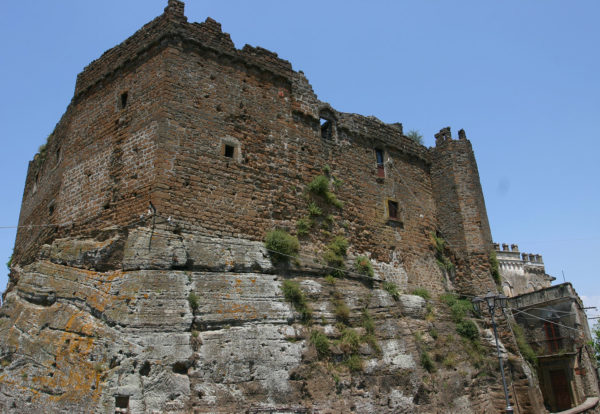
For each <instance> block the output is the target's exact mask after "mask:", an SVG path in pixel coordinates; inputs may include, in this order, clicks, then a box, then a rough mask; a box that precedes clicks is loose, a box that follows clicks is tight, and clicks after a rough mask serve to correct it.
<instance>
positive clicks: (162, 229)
mask: <svg viewBox="0 0 600 414" xmlns="http://www.w3.org/2000/svg"><path fill="white" fill-rule="evenodd" d="M378 157H379V158H378ZM380 161H381V162H380ZM320 175H322V176H325V177H326V180H327V182H328V184H329V186H330V189H331V191H332V193H333V194H334V195H335V202H333V201H332V198H331V195H329V196H328V197H329V198H327V197H323V195H322V194H321V196H318V197H313V196H312V195H311V193H310V191H309V190H308V187H309V183H311V181H312V180H313V179H315V177H317V176H320ZM311 197H313V198H311ZM311 200H312V201H313V202H314V203H317V204H318V206H317V207H319V209H320V210H321V211H322V214H316V213H315V210H314V208H313V210H312V213H311V212H310V211H309V207H308V205H309V202H310V201H311ZM315 206H316V204H315ZM311 214H312V215H311ZM308 218H310V220H308ZM301 219H307V222H311V225H312V226H311V228H310V231H309V232H308V234H306V235H304V236H303V235H302V234H300V232H299V231H298V230H297V226H298V224H299V222H300V220H301ZM19 226H20V227H19V231H18V234H17V240H16V243H15V250H14V256H13V260H12V269H11V274H10V282H9V286H8V288H7V291H6V293H5V296H4V299H5V300H4V304H3V306H2V308H1V311H0V312H1V316H2V317H1V318H0V363H1V364H0V407H2V410H3V411H11V410H12V411H15V412H44V411H51V412H71V411H73V412H82V411H83V412H107V413H108V412H111V413H112V412H132V413H134V412H135V413H137V412H207V413H208V412H210V413H214V412H224V413H225V412H249V413H254V412H289V413H303V412H315V413H316V412H322V413H324V412H357V413H369V412H370V413H386V412H388V413H397V412H410V413H413V412H423V413H425V412H440V410H442V411H444V410H446V411H447V412H461V413H484V412H485V413H492V412H499V411H500V410H502V407H503V403H504V396H503V394H502V390H501V387H500V386H499V378H500V377H499V375H500V373H499V372H498V368H497V360H496V359H495V346H494V344H493V343H491V342H490V341H486V340H482V341H481V343H479V342H477V345H476V344H475V343H471V342H469V341H467V340H466V339H465V338H462V337H460V336H459V335H458V334H457V331H456V321H455V320H454V319H453V316H452V315H451V311H450V309H449V308H448V306H447V305H446V304H445V303H444V302H443V300H441V299H440V297H441V295H442V294H444V293H448V292H454V293H457V294H467V295H469V294H481V293H485V292H487V291H488V290H493V289H495V285H494V281H493V279H492V276H491V273H490V252H491V251H492V249H493V247H492V238H491V232H490V228H489V224H488V219H487V213H486V209H485V202H484V199H483V194H482V191H481V185H480V182H479V174H478V170H477V165H476V162H475V157H474V154H473V151H472V147H471V144H470V142H469V141H468V140H467V138H466V134H465V132H464V131H463V130H461V131H459V134H458V139H453V138H452V136H451V131H450V129H449V128H444V129H442V130H441V131H440V133H439V134H438V135H437V136H436V146H435V147H433V148H425V147H424V146H422V145H420V144H418V143H416V142H415V141H413V140H411V139H409V138H408V137H406V136H405V135H404V134H403V130H402V125H401V124H385V123H383V122H381V121H379V120H378V119H376V118H374V117H365V116H361V115H357V114H348V113H341V112H338V111H336V110H335V109H334V108H332V107H331V106H330V105H329V104H327V103H325V102H321V101H319V100H318V98H317V96H316V95H315V93H314V92H313V90H312V87H311V86H310V84H309V82H308V80H307V79H306V78H305V76H304V75H303V74H302V73H301V72H296V71H294V70H293V69H292V66H291V64H290V63H289V62H287V61H285V60H282V59H280V58H279V57H278V56H277V55H276V54H275V53H273V52H270V51H267V50H265V49H262V48H260V47H252V46H248V45H246V46H244V47H243V48H242V49H236V48H235V46H234V44H233V42H232V41H231V39H230V37H229V35H228V34H227V33H224V32H223V31H222V30H221V25H220V24H219V23H217V22H216V21H214V20H212V19H210V18H208V19H207V20H206V21H205V22H203V23H189V22H188V21H187V18H186V17H185V15H184V5H183V2H181V1H178V0H169V2H168V6H167V7H166V9H165V11H164V13H163V14H162V15H161V16H159V17H157V18H156V19H154V20H153V21H151V22H149V23H148V24H146V25H145V26H144V27H142V28H141V29H140V30H139V31H138V32H136V33H135V34H134V35H133V36H131V37H130V38H129V39H127V40H125V41H124V42H123V43H121V44H120V45H118V46H116V47H114V48H112V49H110V50H109V51H107V52H105V53H104V54H103V55H102V56H101V57H100V58H99V59H97V60H95V61H94V62H92V63H90V65H89V66H88V67H86V68H85V69H84V71H83V72H82V73H81V74H79V76H78V78H77V83H76V86H75V94H74V97H73V99H72V101H71V103H70V105H69V106H68V108H67V110H66V112H65V114H64V115H63V117H62V118H61V120H60V122H59V123H58V124H57V126H56V129H55V130H54V132H53V133H52V135H51V136H50V137H49V138H48V142H47V144H46V146H45V148H44V151H41V152H40V154H38V155H36V156H35V158H34V159H33V161H31V163H30V165H29V170H28V174H27V180H26V183H25V191H24V195H23V203H22V208H21V215H20V218H19ZM275 228H278V229H286V230H287V231H288V232H290V233H292V234H297V235H298V236H300V251H299V254H298V256H297V257H296V258H295V259H293V260H290V261H289V262H288V263H285V262H284V263H278V262H277V261H273V260H272V257H271V255H272V253H273V252H271V251H268V250H267V249H266V248H265V245H264V244H263V240H264V239H265V235H266V234H267V232H268V231H270V230H272V229H275ZM298 228H299V227H298ZM336 236H337V237H343V238H344V240H347V241H348V249H347V252H346V254H345V255H344V256H343V257H342V258H341V259H339V260H340V261H341V264H340V263H337V265H336V266H337V267H339V266H343V267H344V269H345V272H343V273H345V276H346V277H345V278H337V279H332V278H331V277H327V276H328V275H329V274H330V273H332V268H331V265H330V263H329V262H327V260H325V259H324V253H325V252H326V251H327V249H328V247H327V246H328V245H329V244H330V243H331V242H332V240H335V237H336ZM436 240H437V244H436ZM440 241H443V242H440ZM440 258H441V259H443V260H441V259H440ZM365 261H366V262H367V263H368V264H369V266H371V267H372V269H373V272H372V277H370V276H368V275H366V274H364V273H363V274H361V273H360V272H359V270H357V269H358V267H357V264H356V263H358V262H361V263H364V262H365ZM288 280H293V281H296V282H298V286H299V288H300V289H301V291H302V292H303V295H304V300H306V302H307V303H308V305H307V306H308V307H309V308H310V310H311V317H310V321H307V320H305V319H306V318H304V317H305V315H304V314H302V312H300V311H299V310H298V309H297V308H296V306H294V304H292V303H290V302H289V301H286V299H285V297H284V294H283V293H282V287H283V286H284V282H286V281H288ZM391 287H395V288H396V289H397V292H394V290H393V289H392V288H391ZM423 292H426V293H427V294H425V293H423ZM303 319H304V320H303ZM476 323H477V325H478V327H479V330H480V331H481V332H482V337H483V338H485V337H486V336H485V332H486V328H487V322H486V321H485V320H482V319H480V320H477V321H476ZM500 328H501V329H500V331H501V334H502V338H501V339H502V342H503V346H504V349H505V350H506V353H505V357H506V359H507V364H508V366H510V375H509V383H510V385H511V400H512V401H513V403H514V404H515V405H516V406H518V407H519V409H520V410H521V412H544V408H543V404H542V401H541V393H540V391H539V388H538V387H537V382H536V378H535V376H534V375H532V374H531V369H530V367H529V366H528V365H527V364H526V363H525V362H524V360H523V359H522V358H521V357H520V355H519V352H518V349H517V347H516V344H515V341H514V338H513V337H512V336H511V335H510V330H509V329H508V326H506V324H504V325H502V323H501V327H500ZM315 332H318V333H320V334H322V335H323V336H324V337H326V338H327V340H328V341H329V342H328V343H329V348H328V352H327V355H326V356H324V355H323V354H322V353H319V352H318V351H317V348H316V345H315V340H314V335H315ZM311 338H313V339H311ZM348 338H360V343H359V344H357V343H354V344H353V345H349V343H348ZM468 352H471V353H468ZM350 354H351V357H352V358H353V359H352V360H351V359H350V358H349V355H350Z"/></svg>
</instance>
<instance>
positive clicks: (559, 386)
mask: <svg viewBox="0 0 600 414" xmlns="http://www.w3.org/2000/svg"><path fill="white" fill-rule="evenodd" d="M550 383H551V384H552V391H553V392H554V398H555V400H556V407H555V410H558V411H563V410H568V409H569V408H571V393H570V392H569V381H568V380H567V373H566V371H565V370H564V369H559V370H555V371H550Z"/></svg>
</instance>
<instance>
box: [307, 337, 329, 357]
mask: <svg viewBox="0 0 600 414" xmlns="http://www.w3.org/2000/svg"><path fill="white" fill-rule="evenodd" d="M310 342H311V343H312V344H313V345H314V346H315V349H316V350H317V355H318V356H319V358H327V357H328V356H329V354H330V353H331V351H330V349H329V338H327V336H326V335H325V334H324V333H323V332H320V331H317V330H314V331H312V332H311V333H310Z"/></svg>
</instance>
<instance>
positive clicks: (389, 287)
mask: <svg viewBox="0 0 600 414" xmlns="http://www.w3.org/2000/svg"><path fill="white" fill-rule="evenodd" d="M383 289H384V290H385V291H386V292H387V293H389V294H390V296H391V297H392V298H394V300H396V301H397V300H399V299H400V291H399V290H398V286H397V285H396V284H395V283H393V282H383Z"/></svg>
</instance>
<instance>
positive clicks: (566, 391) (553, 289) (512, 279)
mask: <svg viewBox="0 0 600 414" xmlns="http://www.w3.org/2000/svg"><path fill="white" fill-rule="evenodd" d="M494 247H495V250H496V256H497V259H498V265H499V270H500V276H501V283H502V290H503V291H504V294H505V295H506V296H508V297H509V298H510V300H509V303H510V307H511V309H512V314H513V315H514V317H515V320H516V322H517V323H518V324H519V326H520V327H521V328H522V329H523V331H524V334H525V339H526V341H527V342H528V343H529V345H530V346H531V348H532V349H533V351H534V352H535V354H536V356H537V364H536V370H537V376H538V380H539V382H540V388H541V391H542V395H543V397H544V404H545V406H546V408H547V409H548V410H549V411H551V412H558V411H563V410H568V409H570V408H573V407H579V408H580V409H581V410H584V411H579V410H577V411H576V412H586V411H587V409H586V408H585V407H586V406H591V407H594V406H595V407H596V409H597V406H598V395H599V388H598V384H599V381H598V373H597V366H596V360H595V357H594V350H593V349H592V347H591V346H590V343H591V340H592V337H591V334H590V330H589V326H588V321H587V317H586V315H585V312H584V307H583V303H582V301H581V299H580V298H579V296H578V295H577V292H575V289H573V286H572V285H571V284H570V283H562V284H560V285H556V286H551V283H552V281H553V280H555V278H554V277H552V276H549V275H547V274H546V272H545V269H544V262H543V261H542V257H541V256H540V255H534V254H527V253H520V252H519V248H518V246H517V245H516V244H513V245H511V246H510V250H509V247H508V245H507V244H503V245H502V250H500V248H499V245H498V244H494ZM594 412H597V411H594Z"/></svg>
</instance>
